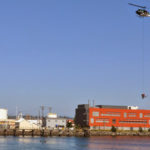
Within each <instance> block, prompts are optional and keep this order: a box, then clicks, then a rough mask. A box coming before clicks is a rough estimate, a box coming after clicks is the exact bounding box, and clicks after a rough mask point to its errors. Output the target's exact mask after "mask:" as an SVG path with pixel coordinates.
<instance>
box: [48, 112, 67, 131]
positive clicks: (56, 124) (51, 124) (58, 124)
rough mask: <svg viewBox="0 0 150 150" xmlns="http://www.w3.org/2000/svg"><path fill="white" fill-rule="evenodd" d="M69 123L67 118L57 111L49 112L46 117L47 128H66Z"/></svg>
mask: <svg viewBox="0 0 150 150" xmlns="http://www.w3.org/2000/svg"><path fill="white" fill-rule="evenodd" d="M66 124H67V119H66V118H60V117H58V116H57V114H55V113H49V114H48V116H47V119H46V128H47V129H50V130H51V129H62V128H65V127H66Z"/></svg>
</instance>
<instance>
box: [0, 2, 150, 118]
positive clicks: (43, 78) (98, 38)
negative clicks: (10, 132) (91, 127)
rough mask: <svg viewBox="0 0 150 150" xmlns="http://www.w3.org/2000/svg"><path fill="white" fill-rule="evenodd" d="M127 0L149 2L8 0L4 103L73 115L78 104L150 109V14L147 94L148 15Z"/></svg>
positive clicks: (0, 49)
mask: <svg viewBox="0 0 150 150" xmlns="http://www.w3.org/2000/svg"><path fill="white" fill-rule="evenodd" d="M128 2H133V3H136V4H140V5H147V6H148V7H150V1H147V0H144V1H140V0H130V1H129V0H113V1H112V0H21V1H20V0H7V1H6V0H2V1H1V2H0V107H2V108H3V107H4V108H8V110H9V114H15V108H16V106H18V108H19V111H22V112H23V114H28V113H31V114H37V112H38V109H39V106H41V105H44V106H51V107H52V108H53V111H54V112H56V113H58V114H59V115H68V116H74V111H75V108H76V106H77V105H78V104H82V103H88V99H90V100H93V99H94V100H95V103H96V104H111V105H113V104H114V105H136V106H140V107H141V108H146V109H150V67H149V66H150V49H149V48H150V45H149V44H150V18H145V91H146V93H147V94H148V95H149V97H148V98H147V99H145V100H141V98H140V94H141V92H142V91H141V90H142V55H141V54H142V21H143V20H142V19H141V18H139V17H137V16H136V14H135V11H136V9H137V8H134V7H132V6H128Z"/></svg>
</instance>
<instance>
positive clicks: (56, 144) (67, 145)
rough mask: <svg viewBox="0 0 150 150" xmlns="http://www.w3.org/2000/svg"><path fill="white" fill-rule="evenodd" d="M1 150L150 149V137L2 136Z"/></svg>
mask: <svg viewBox="0 0 150 150" xmlns="http://www.w3.org/2000/svg"><path fill="white" fill-rule="evenodd" d="M0 150H150V138H149V137H90V138H77V137H51V138H39V137H34V138H32V137H0Z"/></svg>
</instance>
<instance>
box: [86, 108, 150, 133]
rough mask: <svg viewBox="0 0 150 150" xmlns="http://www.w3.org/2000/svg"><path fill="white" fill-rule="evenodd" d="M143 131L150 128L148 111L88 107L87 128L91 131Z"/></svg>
mask: <svg viewBox="0 0 150 150" xmlns="http://www.w3.org/2000/svg"><path fill="white" fill-rule="evenodd" d="M112 126H115V127H117V129H120V130H139V127H141V128H142V129H143V130H148V129H149V128H150V110H140V109H138V108H137V107H128V106H109V105H98V106H97V107H89V127H90V128H91V129H111V127H112Z"/></svg>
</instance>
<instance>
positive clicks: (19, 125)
mask: <svg viewBox="0 0 150 150" xmlns="http://www.w3.org/2000/svg"><path fill="white" fill-rule="evenodd" d="M15 128H16V129H20V130H33V129H34V130H35V129H40V128H41V127H40V126H39V125H38V124H36V123H34V122H31V121H29V120H26V119H24V118H20V119H19V120H17V121H16V122H15Z"/></svg>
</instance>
